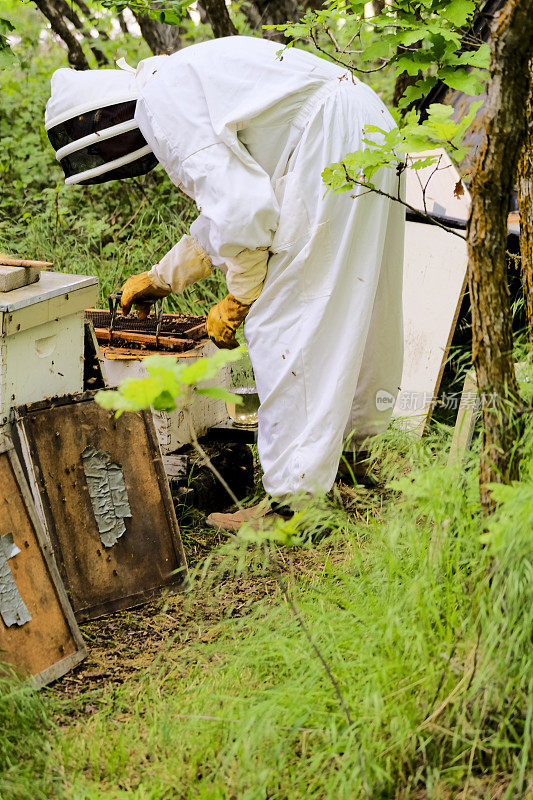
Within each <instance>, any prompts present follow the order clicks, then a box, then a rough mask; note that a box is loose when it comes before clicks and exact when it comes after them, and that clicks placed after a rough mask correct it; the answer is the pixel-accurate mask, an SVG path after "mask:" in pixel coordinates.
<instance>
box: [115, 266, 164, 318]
mask: <svg viewBox="0 0 533 800" xmlns="http://www.w3.org/2000/svg"><path fill="white" fill-rule="evenodd" d="M169 294H170V289H161V288H160V287H159V286H155V285H154V284H153V283H152V281H151V280H150V277H149V275H148V273H147V272H141V273H140V274H139V275H132V276H131V278H128V280H127V281H126V283H125V284H124V286H123V287H122V297H121V299H120V305H121V306H122V313H123V314H124V315H125V316H128V314H129V313H130V311H131V306H132V305H135V307H136V309H137V317H138V318H139V319H146V317H147V316H148V314H149V313H150V306H151V305H152V303H155V301H156V300H159V299H160V298H161V297H167V296H168V295H169Z"/></svg>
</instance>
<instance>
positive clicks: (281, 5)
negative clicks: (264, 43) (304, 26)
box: [241, 0, 302, 44]
mask: <svg viewBox="0 0 533 800" xmlns="http://www.w3.org/2000/svg"><path fill="white" fill-rule="evenodd" d="M241 9H242V11H243V13H244V15H245V17H246V19H247V21H248V22H249V24H250V25H251V27H252V28H253V29H254V30H261V35H262V36H263V38H264V39H270V40H271V41H273V42H280V43H281V44H285V42H286V41H287V40H286V39H285V36H284V35H283V33H281V31H273V30H263V25H284V24H285V23H286V22H295V21H296V20H298V19H300V17H301V16H302V13H301V12H300V8H299V6H298V0H253V1H252V2H249V3H245V4H243V5H242V6H241Z"/></svg>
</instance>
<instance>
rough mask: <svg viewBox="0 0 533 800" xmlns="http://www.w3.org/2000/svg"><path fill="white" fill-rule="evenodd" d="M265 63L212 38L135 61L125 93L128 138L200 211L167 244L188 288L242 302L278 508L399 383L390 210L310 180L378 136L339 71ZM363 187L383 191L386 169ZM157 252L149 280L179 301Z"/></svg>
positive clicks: (388, 405) (398, 214)
mask: <svg viewBox="0 0 533 800" xmlns="http://www.w3.org/2000/svg"><path fill="white" fill-rule="evenodd" d="M279 49H280V47H279V44H276V43H273V42H270V41H266V40H263V39H257V38H253V37H237V36H235V37H230V38H227V39H216V40H212V41H208V42H204V43H201V44H197V45H193V46H191V47H187V48H185V49H183V50H180V51H179V52H177V53H174V54H173V55H171V56H161V57H155V58H151V59H148V60H147V61H145V62H141V64H140V65H139V68H138V70H137V76H136V78H135V79H134V80H135V83H136V86H137V91H138V101H137V107H136V112H135V120H136V121H137V123H138V125H139V128H140V130H141V132H142V134H143V136H144V138H145V139H146V141H147V143H148V145H149V146H150V147H151V148H152V150H153V152H154V153H155V155H156V157H157V159H158V160H159V162H160V163H161V164H162V165H163V167H164V169H165V170H166V172H167V173H168V175H169V176H170V178H171V180H172V181H173V182H174V183H175V184H176V186H178V187H179V188H180V189H182V190H183V191H184V192H185V193H186V194H188V195H189V196H190V197H192V198H193V199H194V200H195V202H196V205H197V206H198V209H199V211H200V214H199V216H198V219H197V220H196V221H195V222H194V223H193V224H192V225H191V236H192V237H193V239H194V241H189V240H187V241H186V242H183V244H182V245H181V249H183V248H185V249H186V250H187V254H188V255H187V257H189V256H191V255H192V256H194V252H195V251H197V253H198V254H199V259H200V260H199V262H198V269H197V272H196V273H195V277H196V274H197V276H198V277H202V276H203V275H205V274H207V273H208V271H209V269H210V263H209V261H210V260H211V261H212V262H213V263H214V264H215V265H218V266H221V265H223V264H225V265H226V267H227V283H228V289H229V291H230V292H231V293H232V294H234V296H235V297H237V299H238V300H241V302H243V303H246V304H249V303H251V302H252V301H254V300H255V302H253V305H252V308H251V310H250V312H249V314H248V317H247V319H246V322H245V326H244V333H245V337H246V340H247V342H248V348H249V353H250V357H251V360H252V364H253V367H254V372H255V378H256V382H257V388H258V392H259V397H260V400H261V407H260V410H259V437H258V447H259V455H260V459H261V464H262V467H263V470H264V486H265V489H266V491H267V492H269V493H270V494H272V495H273V496H275V497H284V496H286V495H290V494H293V493H296V492H298V491H301V490H304V491H310V492H314V491H317V490H328V489H329V488H330V487H331V485H332V483H333V480H334V477H335V473H336V470H337V466H338V461H339V456H340V453H341V450H342V443H343V437H344V436H345V434H347V433H349V432H351V431H352V430H353V429H355V438H356V440H357V441H360V440H362V439H364V438H366V437H367V436H369V435H372V434H375V433H379V432H381V431H383V430H384V429H385V428H386V427H387V425H388V422H389V419H390V414H391V410H392V407H393V405H394V399H395V397H396V394H397V391H398V384H399V381H400V377H401V371H402V355H403V352H402V351H403V335H402V311H401V308H402V298H401V290H402V289H401V287H402V262H403V230H404V210H403V207H402V206H401V205H400V204H395V203H393V202H391V201H389V200H388V199H387V198H385V197H382V196H379V195H377V194H374V193H367V192H364V191H362V192H358V191H355V192H346V193H342V194H336V195H335V194H333V193H331V192H327V193H326V191H325V187H324V184H323V182H322V179H321V173H322V170H323V169H324V167H326V166H327V165H328V164H330V163H332V162H335V161H339V160H340V159H341V158H342V157H343V156H345V155H346V154H347V153H348V152H351V151H353V150H356V149H359V148H360V147H361V146H363V145H362V138H363V128H364V127H365V126H366V125H369V124H371V125H377V126H379V127H380V128H383V129H389V128H391V127H392V126H393V125H394V122H393V120H392V118H391V116H390V114H389V113H388V111H387V110H386V108H385V106H384V105H383V103H382V102H381V100H380V99H379V98H378V97H377V95H376V94H375V93H374V92H373V91H372V90H371V89H370V88H369V87H367V86H366V85H365V84H364V83H361V82H360V81H359V80H358V79H356V78H353V77H352V75H351V74H350V73H349V72H346V71H345V70H344V69H342V68H341V67H338V66H336V65H334V64H332V63H330V62H329V61H326V60H324V59H321V58H318V57H316V56H314V55H312V54H310V53H308V52H305V51H302V50H298V49H296V48H291V49H288V50H286V51H284V52H283V55H282V57H281V58H280V57H278V56H277V55H276V53H277V52H278V51H279ZM131 77H132V76H128V77H127V78H126V76H125V80H130V79H131ZM374 182H375V183H376V185H377V186H378V187H380V188H381V189H383V190H384V191H387V192H389V193H391V194H396V192H397V177H396V175H395V172H394V171H393V170H382V171H381V172H380V173H378V174H377V175H376V176H375V178H374ZM354 195H360V196H355V197H354ZM178 249H179V247H178ZM173 251H174V253H173ZM173 251H171V252H170V253H169V254H167V256H165V257H164V258H163V259H162V261H161V262H160V263H159V264H158V265H156V266H155V267H154V268H153V270H152V272H151V275H152V276H154V277H155V279H156V280H157V279H158V280H159V282H160V283H161V284H162V285H166V286H175V287H177V288H180V287H181V288H183V286H184V285H185V283H187V280H186V279H185V278H184V272H183V264H182V267H181V271H180V258H179V257H177V255H176V254H177V251H176V250H175V248H173ZM204 251H205V253H204ZM180 252H181V250H180ZM205 254H207V256H205ZM269 254H270V257H268V255H269ZM178 255H179V254H178ZM204 256H205V257H204ZM256 298H257V299H256Z"/></svg>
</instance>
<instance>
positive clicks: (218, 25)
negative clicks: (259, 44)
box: [200, 0, 237, 39]
mask: <svg viewBox="0 0 533 800" xmlns="http://www.w3.org/2000/svg"><path fill="white" fill-rule="evenodd" d="M202 6H203V10H204V11H205V16H206V18H207V22H208V23H209V25H211V30H212V31H213V36H214V37H215V39H220V38H222V37H223V36H236V35H237V28H236V27H235V25H234V24H233V22H232V21H231V17H230V15H229V11H228V8H227V6H226V3H225V2H224V0H202ZM200 13H201V12H200Z"/></svg>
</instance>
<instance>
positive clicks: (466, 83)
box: [439, 68, 483, 96]
mask: <svg viewBox="0 0 533 800" xmlns="http://www.w3.org/2000/svg"><path fill="white" fill-rule="evenodd" d="M439 77H440V78H441V80H442V81H443V82H444V83H445V84H447V86H450V87H451V88H452V89H458V90H459V91H460V92H464V93H465V94H470V95H473V96H476V95H478V94H481V92H482V91H483V82H482V80H481V79H480V75H479V73H478V72H477V71H472V72H467V71H466V69H447V68H445V69H442V70H441V71H440V72H439Z"/></svg>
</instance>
